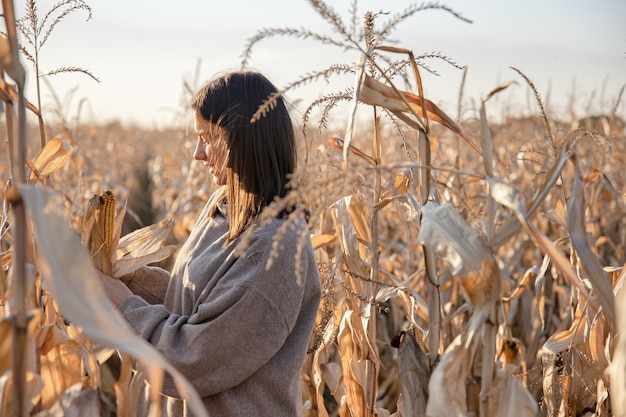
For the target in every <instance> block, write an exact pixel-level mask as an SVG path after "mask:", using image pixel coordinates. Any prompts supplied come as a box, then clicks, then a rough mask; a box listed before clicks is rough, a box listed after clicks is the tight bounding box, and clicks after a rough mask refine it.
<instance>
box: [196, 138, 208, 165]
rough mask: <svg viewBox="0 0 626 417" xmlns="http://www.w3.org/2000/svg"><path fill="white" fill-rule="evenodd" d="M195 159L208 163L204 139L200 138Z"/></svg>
mask: <svg viewBox="0 0 626 417" xmlns="http://www.w3.org/2000/svg"><path fill="white" fill-rule="evenodd" d="M193 159H195V160H198V161H206V148H205V146H204V142H203V141H202V139H200V138H198V142H196V149H195V150H194V151H193Z"/></svg>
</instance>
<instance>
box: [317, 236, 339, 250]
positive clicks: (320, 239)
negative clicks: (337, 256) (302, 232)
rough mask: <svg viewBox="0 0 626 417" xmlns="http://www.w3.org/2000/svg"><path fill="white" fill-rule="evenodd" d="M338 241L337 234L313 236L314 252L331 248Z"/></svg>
mask: <svg viewBox="0 0 626 417" xmlns="http://www.w3.org/2000/svg"><path fill="white" fill-rule="evenodd" d="M336 241H337V235H335V234H332V235H331V234H321V235H312V236H311V243H312V244H313V250H316V249H319V248H323V247H326V246H330V245H332V244H333V243H335V242H336Z"/></svg>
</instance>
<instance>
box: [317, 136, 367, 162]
mask: <svg viewBox="0 0 626 417" xmlns="http://www.w3.org/2000/svg"><path fill="white" fill-rule="evenodd" d="M328 146H330V148H331V149H332V150H334V151H335V152H339V153H340V154H343V148H344V146H345V144H344V140H343V138H339V137H330V138H328ZM348 149H349V151H350V153H353V154H354V155H355V156H358V157H359V158H361V159H362V160H364V161H365V162H367V163H369V164H372V165H376V161H375V160H374V158H372V157H371V156H369V155H368V154H366V153H365V152H363V151H362V150H360V149H359V148H357V147H356V146H353V145H349V146H348Z"/></svg>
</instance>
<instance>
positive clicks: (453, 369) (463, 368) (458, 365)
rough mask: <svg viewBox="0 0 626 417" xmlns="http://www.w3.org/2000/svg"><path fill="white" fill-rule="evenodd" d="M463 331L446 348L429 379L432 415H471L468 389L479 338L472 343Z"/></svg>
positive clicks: (429, 399)
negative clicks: (466, 338) (467, 340)
mask: <svg viewBox="0 0 626 417" xmlns="http://www.w3.org/2000/svg"><path fill="white" fill-rule="evenodd" d="M461 336H463V334H461V335H459V336H458V337H457V338H456V339H455V340H454V341H453V342H452V343H451V344H450V345H449V346H448V348H447V349H446V351H445V353H444V354H443V356H442V357H441V361H440V362H439V364H437V366H436V367H435V369H434V370H433V372H432V375H431V376H430V381H429V383H428V404H427V405H426V416H428V417H459V416H465V415H467V390H466V387H465V386H466V384H467V383H468V382H469V378H470V372H471V367H472V361H473V358H474V354H475V351H476V347H477V345H478V342H479V341H478V338H473V339H470V340H469V342H470V344H469V346H468V345H467V343H466V342H465V340H464V338H463V337H461Z"/></svg>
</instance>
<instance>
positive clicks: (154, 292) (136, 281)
mask: <svg viewBox="0 0 626 417" xmlns="http://www.w3.org/2000/svg"><path fill="white" fill-rule="evenodd" d="M169 280H170V274H169V272H167V271H166V270H164V269H161V268H157V267H150V266H145V267H143V268H140V269H138V270H137V271H136V272H135V277H134V278H133V279H132V281H130V283H129V284H128V288H129V289H130V290H131V291H132V292H133V294H136V295H138V296H140V297H141V298H143V299H144V300H146V301H147V302H148V303H150V304H162V303H163V299H164V298H165V292H166V291H167V285H168V283H169Z"/></svg>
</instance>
